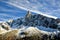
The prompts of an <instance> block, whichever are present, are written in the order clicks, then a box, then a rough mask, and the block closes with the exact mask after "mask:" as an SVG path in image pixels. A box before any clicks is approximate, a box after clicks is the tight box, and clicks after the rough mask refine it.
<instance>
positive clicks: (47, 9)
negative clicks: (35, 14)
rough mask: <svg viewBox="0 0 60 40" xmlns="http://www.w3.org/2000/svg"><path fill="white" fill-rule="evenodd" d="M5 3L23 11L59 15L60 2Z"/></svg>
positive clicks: (21, 0) (16, 0) (26, 0)
mask: <svg viewBox="0 0 60 40" xmlns="http://www.w3.org/2000/svg"><path fill="white" fill-rule="evenodd" d="M5 2H6V1H5ZM6 3H8V4H11V5H14V6H15V7H16V6H17V7H18V8H22V9H25V10H37V11H40V12H42V13H45V14H49V15H53V14H55V15H53V16H57V17H58V15H60V12H59V11H60V0H9V1H8V2H6ZM55 12H57V15H56V13H55ZM58 12H59V13H58Z"/></svg>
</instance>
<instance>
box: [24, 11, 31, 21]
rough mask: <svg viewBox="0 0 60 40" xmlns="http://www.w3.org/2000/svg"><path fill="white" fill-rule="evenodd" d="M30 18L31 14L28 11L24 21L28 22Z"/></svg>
mask: <svg viewBox="0 0 60 40" xmlns="http://www.w3.org/2000/svg"><path fill="white" fill-rule="evenodd" d="M31 17H32V14H31V12H30V11H28V12H27V14H26V16H25V20H30V19H31Z"/></svg>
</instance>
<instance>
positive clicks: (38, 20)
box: [0, 11, 60, 32]
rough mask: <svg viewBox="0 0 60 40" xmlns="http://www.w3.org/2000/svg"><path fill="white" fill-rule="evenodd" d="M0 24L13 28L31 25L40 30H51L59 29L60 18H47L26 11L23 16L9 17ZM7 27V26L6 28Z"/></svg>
mask: <svg viewBox="0 0 60 40" xmlns="http://www.w3.org/2000/svg"><path fill="white" fill-rule="evenodd" d="M0 26H2V27H3V28H4V27H11V28H13V29H16V28H18V29H19V28H21V27H22V26H26V27H29V26H32V27H37V28H39V29H41V30H45V31H49V32H51V31H52V32H53V31H57V30H60V19H58V18H57V19H54V18H49V17H46V16H44V15H40V14H32V13H31V12H29V11H28V13H27V14H26V15H25V17H23V18H18V19H15V20H13V19H11V20H8V21H6V22H2V23H0ZM6 29H7V28H6Z"/></svg>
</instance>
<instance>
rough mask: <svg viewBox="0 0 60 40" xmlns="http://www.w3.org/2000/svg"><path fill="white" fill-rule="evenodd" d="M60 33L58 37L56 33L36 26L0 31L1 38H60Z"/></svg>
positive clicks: (11, 39) (22, 39)
mask: <svg viewBox="0 0 60 40" xmlns="http://www.w3.org/2000/svg"><path fill="white" fill-rule="evenodd" d="M3 31H5V30H3ZM3 31H2V32H3ZM59 34H60V33H58V37H57V35H56V34H54V33H51V32H45V31H42V30H39V29H38V28H36V27H29V28H27V29H24V30H22V29H14V30H8V31H6V32H4V33H1V32H0V40H59V39H60V36H59Z"/></svg>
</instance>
